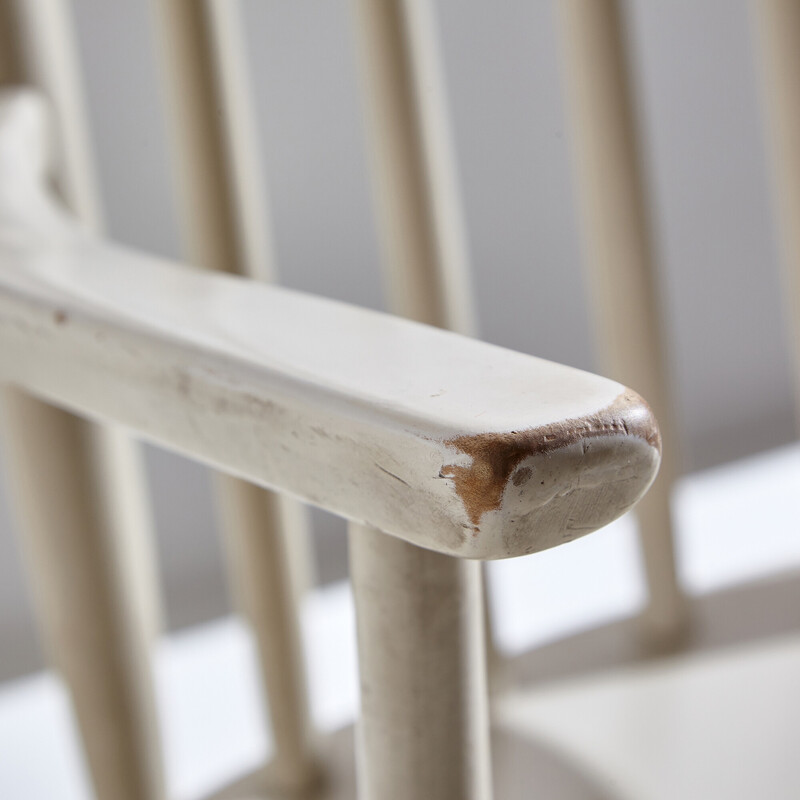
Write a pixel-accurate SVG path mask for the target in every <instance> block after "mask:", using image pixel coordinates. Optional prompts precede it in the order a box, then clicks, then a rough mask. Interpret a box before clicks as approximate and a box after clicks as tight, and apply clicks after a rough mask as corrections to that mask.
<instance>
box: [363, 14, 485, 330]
mask: <svg viewBox="0 0 800 800" xmlns="http://www.w3.org/2000/svg"><path fill="white" fill-rule="evenodd" d="M352 8H353V20H354V23H355V30H356V42H357V45H358V50H359V63H360V69H359V72H360V78H361V83H362V86H363V95H364V110H365V118H366V122H367V132H368V144H369V155H370V158H371V167H372V177H373V196H374V198H375V206H376V212H377V217H378V226H379V231H380V235H381V242H382V249H383V262H384V274H385V276H386V285H387V299H388V302H389V308H390V309H391V310H392V311H393V312H394V313H396V314H400V315H402V316H405V317H409V318H411V319H415V320H417V321H419V322H426V323H428V324H430V325H437V326H439V327H442V328H449V329H451V330H456V331H458V332H459V333H472V332H473V329H474V324H475V323H474V313H473V309H472V300H471V297H470V289H469V275H468V268H467V263H466V261H467V257H466V246H465V237H464V232H463V220H462V218H461V206H460V203H459V200H458V183H457V177H456V170H455V164H454V155H453V149H452V143H451V141H450V131H449V125H448V120H447V114H446V103H445V97H444V89H443V76H442V69H441V65H440V64H439V60H438V53H437V50H436V42H435V26H434V23H433V10H432V8H431V7H430V6H429V5H428V3H427V2H424V0H423V1H422V2H415V3H404V2H402V0H387V2H381V3H374V2H369V0H353V4H352Z"/></svg>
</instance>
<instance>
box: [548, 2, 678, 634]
mask: <svg viewBox="0 0 800 800" xmlns="http://www.w3.org/2000/svg"><path fill="white" fill-rule="evenodd" d="M559 10H560V12H561V23H562V25H561V27H562V35H563V39H564V48H565V73H566V89H567V95H568V100H569V101H570V106H571V111H572V116H573V126H572V137H573V139H574V143H575V153H576V160H577V169H576V174H577V179H578V188H579V190H580V191H579V195H580V200H581V206H582V209H581V210H582V216H583V226H584V232H585V239H586V247H585V252H586V260H587V265H588V269H587V277H588V283H589V286H590V289H591V292H592V296H593V300H594V302H593V312H594V316H595V320H596V323H597V325H596V328H597V331H598V334H599V339H600V345H601V355H602V357H603V360H604V362H605V364H606V365H607V366H606V369H607V370H608V372H609V373H610V374H612V375H613V376H614V377H616V378H619V379H620V380H623V381H625V382H626V383H630V384H632V385H635V386H636V387H637V389H639V390H640V391H641V392H642V393H643V394H644V395H645V396H646V397H647V399H648V401H649V402H651V403H652V405H653V409H654V411H655V413H656V416H657V417H658V419H659V423H660V424H661V425H662V426H663V428H664V429H665V431H666V446H665V449H664V460H663V463H662V467H661V474H660V476H659V480H658V481H657V483H656V484H655V486H654V487H653V489H652V491H650V492H649V494H648V496H647V498H646V499H645V500H644V501H643V502H642V504H641V505H640V506H639V507H638V509H637V516H638V519H639V523H640V533H641V543H642V553H643V557H644V566H645V572H646V575H647V585H648V590H649V603H648V607H647V609H646V611H645V613H644V619H643V622H644V630H643V632H644V633H645V635H646V637H647V638H649V639H650V640H651V641H652V643H653V644H655V645H658V646H664V645H668V644H670V643H672V642H674V641H675V640H676V638H677V637H679V636H680V634H681V633H682V632H683V630H684V626H685V614H684V612H683V599H682V594H681V590H680V587H679V585H678V582H677V579H676V573H675V555H674V542H673V536H672V519H671V509H670V494H671V489H672V483H673V481H674V479H675V477H676V471H677V449H678V448H677V441H676V436H675V435H674V426H673V422H672V409H671V393H670V388H669V387H670V383H669V378H668V374H669V370H668V368H667V360H666V357H665V353H664V346H663V341H662V329H661V325H660V311H659V305H658V289H657V277H656V274H655V269H654V263H653V262H654V257H653V246H652V242H651V237H650V231H649V220H648V217H647V213H648V208H647V197H646V193H645V189H644V183H643V178H642V173H641V167H640V163H639V161H640V153H639V142H638V138H637V135H636V125H635V115H634V109H633V99H632V93H631V86H630V77H629V73H628V68H627V64H626V56H625V50H626V48H625V38H624V26H623V20H622V13H623V12H622V10H621V9H620V5H619V3H618V2H617V0H565V2H563V3H561V4H560V5H559Z"/></svg>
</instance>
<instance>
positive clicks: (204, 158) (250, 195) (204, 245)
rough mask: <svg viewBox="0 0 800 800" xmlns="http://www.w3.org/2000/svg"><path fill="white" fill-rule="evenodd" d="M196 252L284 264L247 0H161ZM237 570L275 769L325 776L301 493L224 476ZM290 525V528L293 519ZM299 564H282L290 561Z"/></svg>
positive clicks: (184, 211)
mask: <svg viewBox="0 0 800 800" xmlns="http://www.w3.org/2000/svg"><path fill="white" fill-rule="evenodd" d="M153 10H154V12H155V19H156V22H157V28H158V31H159V35H160V39H161V53H162V61H163V66H164V75H165V78H166V84H167V90H168V98H169V102H168V111H169V118H170V123H171V126H172V132H173V139H174V144H175V146H174V148H173V152H174V154H175V157H176V163H177V166H178V172H177V175H178V188H179V193H178V194H179V201H180V202H179V206H180V211H181V216H182V220H183V227H184V232H185V242H186V246H187V251H188V253H189V254H190V258H191V260H192V261H193V262H194V263H196V264H198V265H200V266H202V267H204V268H206V269H210V270H215V271H223V272H234V273H237V274H243V275H248V276H250V277H256V278H262V279H265V278H270V277H272V276H273V275H274V272H275V269H274V263H273V262H274V256H273V252H272V241H271V236H270V230H269V216H268V211H267V208H268V207H267V199H266V193H265V191H264V187H263V182H262V175H263V173H262V170H261V164H260V158H259V155H260V153H259V148H258V145H257V135H256V129H255V120H254V119H253V114H252V107H251V102H250V92H249V82H248V80H247V68H246V64H245V62H244V57H245V52H244V42H243V36H242V31H241V20H240V19H239V4H238V2H237V0H224V2H209V3H205V2H195V0H171V1H170V2H160V1H159V2H155V3H153ZM217 488H218V493H219V495H220V502H221V508H222V512H223V514H222V517H223V518H222V528H223V530H224V532H225V534H226V535H225V537H224V539H225V543H226V545H227V547H226V549H227V551H228V556H229V559H228V560H229V563H230V574H231V576H232V578H233V582H234V584H239V585H238V586H235V590H236V592H235V593H236V595H237V597H238V598H239V600H240V602H241V603H243V605H242V606H241V608H242V611H243V612H244V614H245V616H246V617H247V618H248V620H249V622H250V625H251V628H252V630H253V633H254V635H255V638H256V640H257V644H258V652H259V656H260V661H261V666H262V674H263V680H264V685H265V689H266V692H265V694H266V696H267V698H268V713H269V718H270V720H271V722H272V730H273V736H274V740H275V753H274V759H273V764H272V775H273V778H280V779H281V780H282V781H283V783H284V785H285V787H288V788H292V787H296V786H298V785H304V784H307V783H311V782H313V781H315V780H316V770H315V768H314V766H313V762H314V757H313V755H312V753H311V746H310V743H309V736H310V730H309V729H310V724H309V720H308V710H307V700H306V687H305V680H304V668H303V659H302V654H301V651H300V637H299V633H298V626H299V620H298V610H297V606H296V602H295V599H296V598H295V595H296V594H297V593H298V592H295V591H294V590H293V583H292V580H291V579H292V578H293V577H294V578H296V579H297V582H299V580H300V579H301V572H302V580H303V583H304V584H305V585H306V586H307V584H308V582H309V581H310V575H311V552H310V546H309V537H308V531H307V529H306V526H305V522H306V518H305V516H304V514H303V513H302V511H300V510H299V509H296V508H292V506H293V505H294V504H295V501H292V500H289V499H287V498H280V497H272V496H270V495H269V493H267V492H265V490H264V489H262V488H260V487H257V486H254V485H252V484H243V483H242V482H241V481H240V480H239V479H237V478H233V477H230V476H225V475H221V476H218V482H217ZM288 525H292V526H293V529H292V530H287V527H288ZM287 567H288V568H289V574H288V575H287V576H283V574H282V570H284V569H286V568H287Z"/></svg>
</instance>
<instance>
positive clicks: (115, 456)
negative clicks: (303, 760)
mask: <svg viewBox="0 0 800 800" xmlns="http://www.w3.org/2000/svg"><path fill="white" fill-rule="evenodd" d="M0 16H1V17H2V20H1V21H2V27H3V29H4V31H5V35H6V37H7V38H9V39H10V40H11V41H13V43H14V49H15V51H16V52H15V54H14V55H15V57H16V62H17V63H16V64H14V65H13V74H10V75H9V77H11V78H14V79H15V80H19V81H23V82H25V83H28V84H30V85H33V86H35V87H37V88H38V89H40V90H41V91H42V92H43V93H44V94H45V95H46V96H47V97H48V99H49V101H50V104H51V107H52V109H53V111H54V114H53V119H52V120H45V119H44V116H45V111H44V109H43V107H41V106H38V105H35V104H36V101H35V100H33V99H32V98H31V99H30V102H31V103H32V104H34V105H33V106H32V107H31V109H30V112H31V124H33V125H39V126H44V125H46V124H47V123H48V122H53V123H54V136H53V139H54V144H55V149H56V162H55V164H54V168H53V177H54V178H55V181H56V184H57V188H58V191H59V192H60V194H61V196H62V198H63V200H64V202H65V203H66V204H67V205H68V206H69V207H70V208H71V210H72V211H73V212H74V213H75V214H76V215H77V216H78V217H80V218H81V220H82V221H83V222H84V223H85V224H86V225H87V226H89V227H92V228H94V229H98V228H99V227H100V225H101V219H100V216H101V215H100V210H99V202H98V198H97V192H96V189H95V181H94V172H93V168H92V159H91V156H90V152H89V147H88V136H87V132H86V115H85V110H84V103H83V97H82V92H81V82H80V77H79V69H78V61H77V56H76V48H75V36H74V32H73V30H72V24H71V19H70V16H69V9H68V7H67V5H66V3H64V2H63V0H42V1H41V2H37V3H28V2H23V1H22V0H19V1H18V2H14V3H8V4H4V5H3V8H2V14H0ZM7 74H8V71H7ZM34 106H35V107H34ZM37 133H38V132H37V131H32V135H36V134H37ZM64 324H68V320H65V321H64ZM3 400H4V403H3V404H4V411H5V415H4V416H5V419H4V423H5V425H4V427H5V432H6V435H5V442H6V447H7V450H8V457H9V459H10V469H9V473H10V474H11V477H12V483H13V486H14V489H15V492H14V496H15V501H16V503H15V506H16V512H17V516H18V520H19V528H20V533H21V538H22V544H23V552H24V554H25V556H26V561H27V563H28V566H29V569H30V572H31V578H32V583H33V588H34V597H35V600H36V608H37V615H38V618H39V620H40V624H41V627H42V631H43V634H44V640H45V645H46V648H47V650H48V652H49V655H50V658H51V660H52V661H53V663H54V665H55V666H56V668H57V669H58V670H59V671H60V673H61V675H62V677H63V678H64V681H65V683H66V685H67V688H68V690H69V693H70V697H71V701H72V705H73V708H74V711H75V715H76V719H77V722H78V727H79V730H80V733H81V737H82V741H83V746H84V751H85V754H86V758H87V762H88V766H89V771H90V774H91V779H92V782H93V785H94V788H95V792H96V794H97V796H98V797H99V798H103V799H104V800H106V799H108V800H111V799H112V798H114V799H115V800H124V798H130V800H142V799H143V798H145V799H146V800H157V799H158V798H161V797H163V795H164V787H163V774H162V767H161V756H160V748H159V736H158V727H157V722H156V716H155V700H154V692H153V686H152V673H151V667H150V661H149V645H150V643H151V642H152V640H153V638H154V637H155V636H156V635H157V633H158V632H159V630H160V627H161V614H160V602H159V599H160V598H159V591H158V587H157V579H156V570H155V556H154V552H153V539H152V535H151V526H150V520H149V512H148V507H147V503H146V500H145V492H144V484H143V475H142V472H141V468H140V464H139V461H138V453H137V451H136V450H135V448H134V445H133V444H132V443H131V442H130V441H129V440H128V439H127V438H125V437H124V436H123V435H122V434H121V433H120V432H118V431H115V430H111V429H102V430H101V429H100V428H98V427H96V426H92V425H89V424H88V423H86V422H84V421H82V420H80V419H78V418H77V417H74V416H72V415H71V414H68V413H67V412H65V411H62V410H60V409H57V408H53V407H52V406H49V405H47V404H45V403H43V402H41V401H39V400H37V399H35V398H32V397H29V396H27V395H24V394H23V393H21V392H19V391H16V390H12V389H9V390H7V391H6V392H5V395H4V398H3Z"/></svg>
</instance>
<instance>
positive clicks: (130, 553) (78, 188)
mask: <svg viewBox="0 0 800 800" xmlns="http://www.w3.org/2000/svg"><path fill="white" fill-rule="evenodd" d="M3 27H5V28H6V30H10V31H12V36H13V37H14V39H15V47H16V50H17V52H16V56H17V58H18V62H19V63H17V64H16V72H17V75H16V78H17V79H18V80H24V81H25V82H27V83H28V84H30V85H34V86H36V87H37V88H39V89H40V90H41V91H43V92H44V93H45V94H46V95H47V98H48V101H49V103H50V104H51V106H52V107H53V115H52V121H53V128H52V130H51V132H50V135H49V139H48V147H49V148H51V152H52V158H53V161H54V163H53V167H52V169H51V175H52V177H53V179H54V181H55V183H56V186H57V189H58V192H59V194H60V195H61V197H62V198H63V199H64V202H65V203H66V204H67V206H68V207H69V208H70V209H71V210H72V211H73V213H75V214H76V215H77V216H78V217H79V218H80V220H81V222H82V223H83V224H85V225H88V226H90V227H91V228H92V229H94V230H95V231H100V230H101V229H102V214H101V210H100V204H99V200H98V197H99V193H98V191H97V180H96V177H95V174H94V168H93V163H92V158H91V154H90V148H89V136H88V132H87V130H86V113H85V103H84V99H83V92H82V82H81V79H80V75H79V66H78V63H77V55H76V53H75V46H74V40H75V34H74V31H73V30H72V20H71V18H70V12H69V8H68V6H67V4H66V3H65V2H64V0H42V2H36V3H28V2H24V0H14V2H12V3H11V4H10V5H9V7H8V8H7V12H6V22H5V25H4V26H3ZM11 427H13V428H14V429H15V430H19V435H21V436H22V437H23V438H24V437H25V435H26V433H25V432H24V431H23V430H21V429H19V426H13V425H12V426H11ZM93 436H94V438H95V440H96V444H97V447H98V448H99V449H100V451H101V452H102V454H103V455H102V459H103V460H102V462H99V463H103V465H104V466H103V467H102V469H101V472H102V476H98V477H97V478H96V480H102V482H103V492H104V496H106V498H107V499H106V504H107V511H108V520H107V522H108V524H109V525H110V526H112V527H111V529H112V530H114V531H116V533H115V534H114V535H115V536H116V537H117V539H118V541H119V543H120V546H121V547H123V548H125V560H126V561H127V562H128V563H129V564H130V567H129V569H130V573H131V589H132V591H134V592H135V599H134V602H135V603H136V604H137V605H138V606H139V607H140V612H139V613H141V614H142V616H143V624H144V625H145V627H146V628H147V629H148V630H149V631H150V634H149V635H150V636H151V637H155V636H157V635H158V634H159V633H160V632H161V630H162V628H163V611H162V601H161V589H160V586H159V581H158V574H157V563H156V561H157V559H156V553H155V542H154V532H153V524H152V519H151V516H150V504H149V499H148V498H147V490H146V487H145V479H144V469H143V465H142V463H141V458H140V454H139V453H138V451H137V449H136V448H135V446H134V445H133V444H132V443H130V442H128V441H127V440H126V438H125V437H124V436H123V435H122V434H121V433H120V432H119V431H116V430H114V429H113V428H105V429H104V430H103V432H102V433H97V432H96V433H95V434H93Z"/></svg>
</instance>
